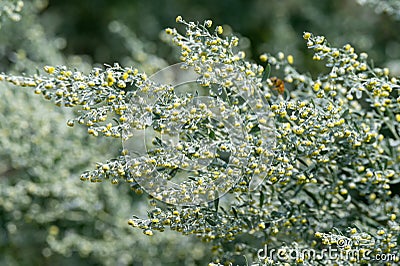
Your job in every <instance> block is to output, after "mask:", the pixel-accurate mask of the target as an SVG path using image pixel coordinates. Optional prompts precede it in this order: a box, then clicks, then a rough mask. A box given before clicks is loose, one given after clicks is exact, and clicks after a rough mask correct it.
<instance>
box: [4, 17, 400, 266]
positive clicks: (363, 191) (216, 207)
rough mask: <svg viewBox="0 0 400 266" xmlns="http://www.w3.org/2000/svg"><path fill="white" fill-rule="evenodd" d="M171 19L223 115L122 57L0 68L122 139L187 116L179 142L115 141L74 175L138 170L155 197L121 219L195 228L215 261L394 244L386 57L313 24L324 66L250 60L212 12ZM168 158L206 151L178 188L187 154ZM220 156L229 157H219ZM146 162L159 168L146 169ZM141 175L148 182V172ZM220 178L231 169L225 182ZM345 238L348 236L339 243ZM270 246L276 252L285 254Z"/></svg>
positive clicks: (187, 230) (113, 176)
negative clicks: (320, 69) (90, 65)
mask: <svg viewBox="0 0 400 266" xmlns="http://www.w3.org/2000/svg"><path fill="white" fill-rule="evenodd" d="M177 22H179V23H182V24H183V25H184V26H185V27H186V32H185V34H183V35H181V34H180V33H179V32H178V31H177V30H176V29H171V28H168V29H167V30H166V32H167V33H168V34H169V35H171V36H172V37H171V38H172V42H173V43H174V44H175V45H177V46H178V47H180V49H181V60H182V61H183V62H184V63H185V64H186V67H187V68H193V69H194V70H195V71H196V73H197V74H198V75H200V78H198V83H199V84H200V85H201V89H199V91H198V93H199V94H200V95H205V96H207V97H211V98H213V99H215V101H217V102H218V101H219V102H218V103H219V106H220V107H221V108H222V107H223V108H222V109H221V110H220V113H219V115H220V116H221V117H225V116H226V117H227V118H230V117H233V118H234V119H233V122H232V121H231V120H229V119H223V120H222V122H221V121H216V120H217V117H214V116H213V113H215V110H214V109H213V108H214V105H213V104H214V103H215V102H209V104H208V105H207V104H205V105H203V107H201V106H200V104H198V105H193V104H192V102H193V99H195V98H198V97H199V96H198V95H197V94H196V93H187V92H186V93H180V92H178V90H177V89H176V88H174V87H171V86H168V84H159V83H157V82H154V81H153V80H152V79H151V78H150V79H149V78H148V76H147V75H146V74H145V73H140V72H139V71H138V70H136V69H135V68H123V67H121V66H119V65H118V64H115V65H114V66H107V67H106V68H105V69H99V68H94V69H93V70H92V71H91V72H90V73H89V74H84V73H82V72H79V71H75V70H70V69H68V68H67V67H65V66H59V67H53V66H46V67H45V71H46V72H47V74H38V75H32V76H16V75H10V74H3V75H2V76H1V79H3V80H5V81H7V82H10V83H13V84H14V85H17V86H28V87H32V88H34V91H35V92H36V93H38V94H42V95H43V96H44V98H46V99H49V100H52V101H53V102H54V103H55V104H56V105H59V106H60V105H64V106H67V107H73V106H79V108H80V112H79V113H78V116H77V117H75V118H73V119H71V120H69V121H68V122H67V123H68V125H70V126H73V125H74V124H75V123H76V122H78V123H79V124H83V125H84V126H86V127H87V128H88V133H89V134H91V135H93V136H99V135H103V136H105V137H115V138H122V139H123V140H124V141H128V140H129V139H130V138H133V137H135V136H134V135H133V134H131V133H132V132H136V131H140V130H144V129H148V130H149V129H151V130H152V131H154V132H156V133H157V134H159V135H160V136H166V135H169V134H171V132H172V133H173V131H174V129H176V128H177V127H179V126H180V125H184V127H183V130H184V132H183V133H181V134H180V135H179V138H181V139H180V142H178V143H176V145H175V144H174V145H175V146H174V145H169V144H168V143H166V142H165V141H163V139H159V140H158V139H157V138H154V141H153V142H152V143H153V146H152V149H150V150H148V151H149V154H148V156H147V157H145V158H144V157H141V156H136V154H135V153H133V152H132V150H123V152H122V155H121V156H119V157H117V158H116V159H112V160H108V161H106V162H104V163H101V164H100V163H99V164H98V165H97V167H96V169H95V170H92V171H88V172H84V173H83V174H82V176H81V179H82V180H90V181H92V182H98V181H103V180H110V181H111V183H113V184H118V183H120V182H121V181H125V182H127V183H130V184H131V185H132V187H133V188H134V189H135V190H136V192H138V193H141V192H142V190H141V186H139V185H142V187H143V184H144V185H145V189H146V190H147V191H148V192H149V193H150V194H151V195H152V196H153V199H152V200H151V201H150V204H151V206H153V207H150V209H149V210H148V218H147V219H144V218H139V217H136V216H135V217H134V218H133V219H131V220H129V222H128V223H129V224H130V225H132V226H133V227H138V228H140V229H142V230H143V232H144V234H146V235H149V236H151V235H153V232H154V231H164V230H165V228H170V229H172V230H174V231H177V232H180V233H182V234H184V235H196V236H197V237H199V238H201V239H202V240H204V241H206V242H211V243H212V245H213V248H212V250H213V253H214V257H215V258H214V262H215V263H220V262H221V263H229V262H230V261H234V260H235V259H236V263H238V261H240V260H241V258H240V256H241V255H246V256H248V257H249V258H251V259H252V260H253V261H256V262H257V252H258V250H259V249H260V248H262V247H263V246H264V245H266V244H267V245H268V246H270V247H274V248H279V247H282V246H284V245H286V244H288V243H291V244H289V246H291V245H292V246H293V245H296V246H297V247H298V248H302V249H305V248H315V249H317V250H321V249H323V248H324V245H334V246H337V247H340V248H342V247H343V248H346V247H347V246H349V248H351V247H352V245H353V244H354V247H355V248H358V246H357V244H359V242H357V241H361V240H363V239H367V240H368V241H370V242H368V243H371V245H369V246H367V247H365V249H367V250H370V251H371V252H372V253H371V254H380V253H385V254H391V253H395V254H396V253H397V254H398V252H399V251H398V237H397V236H398V235H399V229H400V227H399V224H398V222H399V217H398V215H396V214H397V213H398V212H399V206H400V205H399V204H400V201H399V197H398V195H393V194H394V193H393V192H394V191H392V190H391V186H390V184H391V183H397V182H398V181H399V178H400V177H399V173H400V170H399V165H400V155H399V153H400V150H399V141H400V140H399V127H400V116H399V113H400V110H399V109H400V98H399V93H398V86H399V81H398V80H397V79H396V78H394V77H390V76H389V70H388V69H386V68H376V67H374V66H373V65H372V64H371V63H370V62H368V60H367V58H368V55H367V54H366V53H360V54H357V53H355V51H354V48H353V47H352V46H351V45H349V44H346V45H344V46H343V47H341V48H337V47H331V46H330V45H329V43H328V42H327V41H326V39H325V38H324V37H323V36H314V35H313V34H311V33H308V32H305V33H304V38H305V39H306V41H307V47H308V48H309V49H312V50H313V51H314V56H313V59H314V60H317V61H319V60H324V61H325V63H326V66H327V73H326V74H323V73H322V74H320V75H318V77H316V78H313V77H311V76H310V75H308V74H305V73H301V72H299V71H298V70H296V69H297V68H296V67H294V65H293V64H294V59H293V56H291V55H289V56H285V55H284V54H283V53H278V54H277V55H276V56H273V55H270V54H262V55H261V56H260V60H261V61H262V62H264V65H263V66H261V65H257V64H255V63H250V62H249V61H247V60H246V59H245V53H244V52H243V51H239V50H238V49H237V48H236V46H237V45H238V43H239V39H238V38H237V37H235V36H223V35H222V34H223V27H221V26H217V27H215V29H214V30H210V29H209V28H212V22H211V21H210V20H207V21H205V22H204V23H203V24H199V23H193V22H186V21H184V20H183V19H182V18H181V17H178V18H177ZM221 35H222V36H221ZM268 68H272V71H271V72H272V74H273V75H277V76H278V77H279V78H280V79H282V80H284V81H285V83H286V86H285V87H286V88H285V91H284V94H283V95H282V94H281V93H277V92H276V91H275V90H276V88H275V87H274V82H273V80H274V79H272V78H270V77H269V73H267V72H268ZM202 93H203V94H202ZM246 100H248V101H246ZM189 107H190V108H189ZM258 110H261V111H258ZM208 111H210V112H208ZM237 116H238V117H239V118H238V120H235V119H236V117H237ZM193 121H195V122H193ZM235 121H241V123H242V124H240V123H239V125H238V126H239V127H240V128H241V130H243V131H244V133H243V134H244V136H245V137H244V138H239V140H240V141H242V142H240V145H238V147H235V145H233V144H234V142H233V141H232V140H231V139H229V137H228V136H229V134H230V133H231V134H233V135H235V134H236V132H235V131H233V132H232V131H229V130H227V129H233V128H234V126H235V125H236V124H237V123H236V122H235ZM271 121H272V123H273V125H271ZM270 132H273V133H274V134H273V135H274V136H275V140H273V143H272V144H273V148H272V149H270V144H271V143H269V144H268V145H266V146H264V145H265V142H264V140H265V135H264V133H266V134H267V136H271V135H270ZM188 136H189V137H188ZM190 136H192V137H190ZM193 136H203V137H204V136H206V138H207V139H209V140H210V141H211V142H212V143H213V144H214V145H215V146H216V147H217V148H216V150H214V151H209V150H202V149H201V147H202V146H201V142H198V141H197V139H196V138H195V137H193ZM236 136H237V135H236ZM239 136H240V134H239ZM267 139H268V140H269V138H267ZM186 144H187V146H185V145H186ZM236 144H237V142H236ZM179 145H181V146H179ZM193 147H194V149H193V151H191V148H193ZM239 148H242V149H239ZM236 149H237V150H238V152H237V153H235V152H234V151H236ZM224 151H229V152H228V153H229V154H231V155H232V158H230V159H232V161H230V160H226V158H224V156H223V154H224V153H223V152H224ZM180 155H181V157H179V156H180ZM182 156H183V157H182ZM228 157H229V156H228ZM178 158H189V159H190V161H191V162H193V161H196V160H206V159H211V163H210V164H209V165H208V166H207V167H206V168H202V169H200V170H199V169H190V170H194V171H192V172H193V173H192V174H193V175H194V176H192V179H190V180H188V181H185V182H184V183H183V189H182V187H181V189H176V190H173V191H170V190H168V192H169V193H168V194H166V193H163V189H165V188H166V187H165V186H164V185H165V184H166V182H167V181H166V180H170V179H173V178H176V176H175V174H176V171H177V170H176V169H179V168H181V169H182V168H185V167H184V166H183V165H182V164H183V163H185V161H180V160H177V159H178ZM221 158H222V159H225V160H224V161H225V162H227V161H229V163H226V164H223V163H221V162H220V160H218V159H221ZM235 159H238V161H237V163H235ZM239 162H240V167H236V168H235V166H234V165H239ZM153 169H157V170H158V173H161V174H160V175H158V176H156V177H155V176H154V175H153V173H154V170H153ZM178 171H179V170H178ZM237 171H239V173H240V174H239V175H240V180H237V178H238V174H237V173H238V172H237ZM259 176H262V177H263V178H264V177H265V179H264V181H263V183H262V184H261V185H260V186H258V187H256V188H255V190H253V191H251V188H250V185H251V182H252V180H254V179H256V178H257V177H259ZM152 178H156V179H152ZM149 179H150V180H153V181H154V180H155V181H156V182H153V183H151V184H152V185H151V186H149V183H146V182H147V181H146V180H149ZM218 179H220V180H223V181H222V183H220V184H222V188H221V187H220V186H214V185H213V184H214V183H213V182H214V181H215V180H218ZM224 180H225V181H226V180H227V181H231V180H234V181H235V182H233V183H232V184H228V185H227V186H226V187H224V185H225V184H226V183H224ZM232 186H233V187H232ZM219 189H222V190H219ZM202 191H206V192H207V193H208V192H210V191H211V192H212V191H222V192H223V193H225V192H228V194H226V195H225V196H224V197H221V198H219V197H218V196H217V197H215V196H212V195H214V194H213V193H211V194H210V195H211V197H210V198H208V199H209V200H212V201H211V202H209V203H205V204H199V205H190V204H189V203H190V201H193V200H194V201H195V202H196V200H197V199H198V197H201V195H203V192H202ZM170 192H172V193H173V194H172V196H171V194H170ZM187 195H189V198H187ZM206 195H209V194H206ZM190 197H192V198H190ZM172 199H174V200H176V201H177V202H178V203H182V202H185V200H186V204H183V206H178V205H169V204H165V203H164V202H163V201H166V202H167V203H174V202H173V201H171V200H172ZM175 203H176V202H175ZM334 228H336V230H337V231H336V232H335V231H334V230H335V229H334ZM341 232H346V235H348V236H346V237H345V236H343V235H342V233H341ZM329 233H331V234H329ZM326 234H328V235H329V236H336V237H331V238H328V237H326V236H327V235H326ZM158 235H159V234H158ZM158 235H157V236H158ZM318 238H322V239H323V240H324V241H323V242H322V243H320V242H319V241H318ZM343 239H346V240H352V241H353V242H350V241H348V242H346V243H347V244H348V245H346V246H342V245H341V243H342V242H340V241H343ZM372 239H373V240H374V241H372ZM285 243H286V244H285ZM363 252H366V251H363ZM267 259H268V263H275V264H276V265H285V264H284V262H285V261H278V260H277V259H276V258H273V259H275V261H272V262H271V258H267ZM396 260H398V258H397V259H396ZM287 262H288V263H292V264H295V263H303V264H305V265H316V264H328V265H331V264H333V263H334V262H336V263H338V264H339V265H350V264H351V263H373V264H374V265H377V264H379V263H383V262H380V261H366V262H365V261H362V260H358V258H357V257H354V258H350V259H349V260H340V261H332V259H330V258H323V259H316V258H315V257H304V258H297V260H295V261H287ZM260 263H267V262H265V261H262V262H260ZM385 263H386V262H385Z"/></svg>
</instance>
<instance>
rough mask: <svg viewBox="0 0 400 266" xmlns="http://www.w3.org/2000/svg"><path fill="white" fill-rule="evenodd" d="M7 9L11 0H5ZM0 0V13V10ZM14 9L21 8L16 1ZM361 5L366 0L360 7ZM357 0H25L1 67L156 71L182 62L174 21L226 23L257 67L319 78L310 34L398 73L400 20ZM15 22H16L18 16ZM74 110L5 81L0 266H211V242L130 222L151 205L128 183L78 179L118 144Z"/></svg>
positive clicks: (11, 25)
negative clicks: (168, 32) (92, 132)
mask: <svg viewBox="0 0 400 266" xmlns="http://www.w3.org/2000/svg"><path fill="white" fill-rule="evenodd" d="M1 2H3V1H1ZM1 2H0V7H1V4H2V3H1ZM9 2H17V1H12V0H11V1H9ZM359 2H364V1H359ZM370 2H376V3H377V4H373V3H372V4H370V5H360V4H359V3H358V2H357V1H356V0H335V1H319V0H312V1H309V0H307V1H306V0H285V1H276V0H247V1H244V0H241V1H229V0H221V1H212V0H204V1H199V0H196V1H189V0H171V1H162V0H154V1H139V0H113V1H106V0H97V1H89V0H70V1H61V0H53V1H43V0H32V1H24V7H23V8H22V11H21V12H19V15H21V19H20V20H19V19H16V18H13V19H9V18H7V17H5V15H4V13H3V14H2V15H1V28H0V72H13V73H19V74H22V73H35V72H36V71H37V70H38V69H41V68H42V67H43V66H44V65H58V64H64V65H68V66H70V67H75V68H77V69H80V70H82V71H88V70H89V69H91V68H92V66H101V65H103V64H113V63H114V62H120V64H122V65H124V66H131V65H134V66H135V67H138V68H139V69H141V70H144V71H146V72H148V74H151V73H154V72H155V71H157V70H158V69H161V68H162V67H164V66H167V65H169V64H172V63H176V62H178V55H177V51H178V50H177V49H175V48H174V47H172V46H171V45H170V44H168V43H167V42H166V37H165V34H164V33H163V29H165V28H166V27H176V26H177V25H176V24H175V17H176V16H177V15H182V16H183V17H184V18H185V19H186V20H194V21H203V20H205V19H212V20H213V21H214V24H215V25H223V27H224V32H225V34H237V35H238V36H240V37H241V42H240V47H241V49H243V50H245V51H246V54H247V56H248V58H249V60H255V61H257V60H258V55H259V54H261V53H263V52H269V53H275V52H278V51H283V52H285V53H287V54H292V55H294V57H295V65H296V66H297V67H298V68H299V69H300V70H302V71H305V72H309V73H311V74H312V75H314V74H315V73H317V72H321V71H324V67H323V64H316V63H312V64H311V57H312V56H311V54H310V52H308V51H307V50H306V47H305V43H304V41H303V39H302V34H303V32H304V31H311V32H313V33H316V34H321V35H325V36H326V37H327V38H328V40H330V42H331V43H332V44H334V45H336V46H342V45H344V44H346V43H351V44H352V45H353V46H354V47H355V48H356V50H357V51H358V52H362V51H366V52H368V54H369V55H370V58H371V60H373V62H374V63H375V64H376V65H379V66H385V67H389V68H390V69H391V71H392V73H393V74H395V75H399V74H400V61H399V60H400V34H399V33H400V32H399V29H400V21H399V20H398V17H396V10H394V14H395V15H391V14H390V13H391V12H389V11H387V12H381V9H382V8H381V6H380V4H379V2H386V1H370ZM16 20H19V21H16ZM75 111H76V110H71V109H60V108H57V107H55V106H54V105H52V104H50V103H47V102H46V101H45V100H43V99H41V97H37V96H34V95H33V92H31V91H28V90H24V89H20V88H16V87H10V86H9V87H5V86H4V85H3V84H1V85H0V265H206V264H207V263H208V262H209V260H210V256H211V255H210V251H209V248H210V247H209V245H208V244H206V243H202V242H200V241H199V240H197V239H196V238H189V237H185V236H182V235H178V234H177V233H174V232H164V233H157V234H155V235H154V236H152V237H148V236H145V235H144V234H143V233H142V232H141V231H140V230H135V229H132V228H131V227H130V226H128V224H127V220H128V219H129V218H130V217H131V216H132V215H138V216H145V215H146V207H147V206H148V199H147V196H146V195H137V194H136V193H134V192H133V191H131V190H130V188H129V186H128V185H126V184H120V185H118V186H112V185H111V184H109V183H100V184H99V183H96V184H90V183H82V182H81V181H80V180H79V175H80V173H81V172H82V171H84V170H87V169H91V168H93V167H95V164H96V162H100V161H104V160H105V159H108V158H112V157H114V156H116V155H117V154H118V153H119V152H120V149H121V147H120V146H121V145H120V144H119V143H116V142H115V141H114V142H111V141H109V140H106V139H101V138H97V139H96V138H93V137H88V136H87V134H86V133H85V132H84V131H83V128H79V127H76V128H74V129H71V128H68V127H67V126H66V121H67V120H68V118H71V117H73V115H74V112H75Z"/></svg>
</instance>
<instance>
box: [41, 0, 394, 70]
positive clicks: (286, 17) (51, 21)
mask: <svg viewBox="0 0 400 266" xmlns="http://www.w3.org/2000/svg"><path fill="white" fill-rule="evenodd" d="M374 2H375V3H379V5H375V6H380V5H381V3H382V2H383V4H384V3H385V2H387V1H374ZM389 2H395V1H389ZM177 14H185V17H186V18H188V19H189V20H193V21H203V20H205V19H208V18H212V19H213V21H214V22H215V23H217V24H226V27H225V32H226V33H227V34H229V33H230V31H232V29H233V30H234V31H235V32H237V33H239V34H241V35H242V37H241V44H240V45H241V48H242V49H245V51H246V53H247V54H248V55H249V56H251V54H252V55H253V59H257V55H258V54H260V53H261V52H263V51H270V52H278V51H281V50H282V51H283V52H285V53H289V52H290V53H291V54H293V55H294V56H295V57H296V60H297V62H298V63H299V67H300V69H301V70H303V71H310V70H312V71H313V72H314V71H321V67H322V65H316V64H312V63H311V61H310V60H309V56H307V52H306V49H305V48H304V46H303V43H302V42H301V38H300V37H301V33H302V32H303V31H305V30H308V31H311V32H315V33H318V34H323V35H324V36H326V37H327V38H328V39H332V40H337V41H338V42H340V43H345V42H349V43H351V44H352V45H354V46H355V47H358V49H359V50H360V51H369V53H370V55H371V57H372V58H373V59H374V61H375V62H376V63H377V64H380V65H385V64H386V63H389V62H391V61H392V60H395V59H398V58H399V57H400V52H399V51H400V49H399V47H400V36H399V34H398V30H397V29H398V28H400V21H396V20H394V19H393V17H390V16H387V15H386V14H381V15H377V14H376V13H375V12H374V9H373V8H369V7H368V6H361V5H359V4H358V3H357V1H356V0H350V1H349V0H338V1H319V0H311V1H309V0H286V1H265V0H238V1H230V0H221V1H213V0H205V1H204V0H194V1H184V0H172V1H161V0H155V1H130V0H118V1H98V2H96V4H93V2H92V1H87V0H84V1H80V0H72V1H68V2H66V1H60V0H52V1H50V3H49V7H48V9H47V10H46V13H45V14H44V17H43V21H44V23H45V24H46V25H47V27H48V28H50V29H51V31H50V32H53V31H52V30H53V29H54V31H55V32H56V33H57V34H59V35H60V36H62V37H65V39H66V40H67V43H68V45H67V47H66V50H65V52H67V53H78V54H81V53H87V54H90V55H92V56H93V58H94V61H95V62H108V63H113V62H121V60H120V59H121V54H126V51H125V49H124V48H123V47H122V45H121V41H120V40H119V39H118V38H114V36H113V35H110V33H109V31H108V30H107V25H108V24H109V23H110V22H111V21H113V20H119V21H121V22H122V23H123V24H125V25H127V26H128V27H129V28H130V29H131V30H132V31H133V32H135V33H136V34H137V35H138V36H141V37H142V38H145V39H147V40H149V41H152V42H153V43H154V42H158V41H159V33H160V31H161V30H163V29H164V28H166V27H168V26H173V25H172V21H174V19H175V17H176V15H177ZM64 17H67V18H68V19H64ZM228 25H229V26H228ZM250 43H251V45H250ZM148 48H149V49H150V51H149V52H154V53H156V54H158V55H159V56H160V57H162V58H165V59H167V60H168V61H169V62H176V59H175V58H176V57H175V56H174V54H173V53H171V49H168V48H167V47H166V46H163V45H154V44H153V45H151V46H149V47H148ZM172 50H173V49H172ZM173 51H174V50H173ZM250 52H251V53H250ZM303 62H304V63H303ZM396 73H400V72H399V70H398V69H397V68H396Z"/></svg>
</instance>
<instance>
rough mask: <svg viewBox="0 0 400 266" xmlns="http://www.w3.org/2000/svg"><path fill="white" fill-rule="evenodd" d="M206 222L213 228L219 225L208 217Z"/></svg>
mask: <svg viewBox="0 0 400 266" xmlns="http://www.w3.org/2000/svg"><path fill="white" fill-rule="evenodd" d="M206 221H207V223H209V224H210V225H212V226H216V225H217V223H216V222H215V221H214V220H212V219H210V218H208V217H206Z"/></svg>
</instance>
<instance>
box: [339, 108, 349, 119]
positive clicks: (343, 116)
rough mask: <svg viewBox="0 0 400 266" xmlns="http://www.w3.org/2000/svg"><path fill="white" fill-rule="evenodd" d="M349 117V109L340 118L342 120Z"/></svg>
mask: <svg viewBox="0 0 400 266" xmlns="http://www.w3.org/2000/svg"><path fill="white" fill-rule="evenodd" d="M348 115H349V109H346V110H344V112H343V113H342V115H341V116H340V118H345V117H347V116H348Z"/></svg>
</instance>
